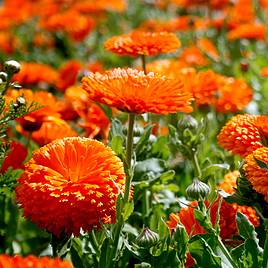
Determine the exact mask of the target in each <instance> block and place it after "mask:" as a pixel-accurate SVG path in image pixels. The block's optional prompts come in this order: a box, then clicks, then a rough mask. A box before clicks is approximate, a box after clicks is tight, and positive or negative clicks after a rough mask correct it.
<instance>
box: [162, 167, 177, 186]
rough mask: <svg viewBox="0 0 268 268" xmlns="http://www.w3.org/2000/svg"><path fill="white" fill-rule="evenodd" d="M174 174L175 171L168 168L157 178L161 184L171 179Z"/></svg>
mask: <svg viewBox="0 0 268 268" xmlns="http://www.w3.org/2000/svg"><path fill="white" fill-rule="evenodd" d="M174 176H175V171H174V170H168V171H166V172H164V173H162V174H161V176H160V178H159V179H160V181H161V182H162V183H163V184H166V183H168V182H169V181H170V180H172V179H173V178H174Z"/></svg>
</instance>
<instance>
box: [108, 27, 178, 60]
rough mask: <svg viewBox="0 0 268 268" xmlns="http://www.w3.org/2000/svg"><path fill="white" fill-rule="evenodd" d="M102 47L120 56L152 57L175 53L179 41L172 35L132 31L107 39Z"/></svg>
mask: <svg viewBox="0 0 268 268" xmlns="http://www.w3.org/2000/svg"><path fill="white" fill-rule="evenodd" d="M104 47H105V48H106V49H107V50H109V51H111V52H114V53H116V54H120V55H130V56H138V55H147V56H153V55H157V54H163V53H171V52H175V51H176V50H177V49H178V48H179V47H180V41H179V39H178V38H177V37H176V35H175V34H173V33H167V32H154V33H152V32H143V31H133V32H131V33H128V34H123V35H119V36H114V37H112V38H110V39H108V40H107V41H106V42H105V44H104Z"/></svg>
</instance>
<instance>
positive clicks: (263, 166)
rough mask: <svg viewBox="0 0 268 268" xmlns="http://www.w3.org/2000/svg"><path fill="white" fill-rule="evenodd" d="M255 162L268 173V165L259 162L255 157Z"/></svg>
mask: <svg viewBox="0 0 268 268" xmlns="http://www.w3.org/2000/svg"><path fill="white" fill-rule="evenodd" d="M254 160H255V161H256V163H257V164H258V166H259V167H260V168H262V169H264V170H266V171H268V165H267V164H266V163H265V162H263V161H262V160H259V159H257V158H256V157H255V156H254Z"/></svg>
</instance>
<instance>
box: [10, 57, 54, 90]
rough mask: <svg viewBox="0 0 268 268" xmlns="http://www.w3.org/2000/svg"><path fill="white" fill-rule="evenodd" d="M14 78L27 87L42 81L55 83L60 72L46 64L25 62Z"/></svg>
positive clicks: (50, 83) (49, 83)
mask: <svg viewBox="0 0 268 268" xmlns="http://www.w3.org/2000/svg"><path fill="white" fill-rule="evenodd" d="M13 79H14V81H17V82H18V83H19V84H20V85H23V86H25V87H27V86H29V85H39V84H40V83H46V84H48V85H55V83H56V82H57V79H58V73H57V71H56V70H54V69H53V68H52V67H50V66H49V65H46V64H40V63H34V62H23V63H22V64H21V70H20V72H19V73H17V74H16V75H14V77H13Z"/></svg>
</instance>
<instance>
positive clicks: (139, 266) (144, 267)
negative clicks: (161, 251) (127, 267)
mask: <svg viewBox="0 0 268 268" xmlns="http://www.w3.org/2000/svg"><path fill="white" fill-rule="evenodd" d="M134 267H135V268H151V267H152V266H151V264H150V263H147V262H142V263H140V264H135V266H134Z"/></svg>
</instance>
